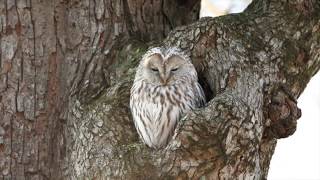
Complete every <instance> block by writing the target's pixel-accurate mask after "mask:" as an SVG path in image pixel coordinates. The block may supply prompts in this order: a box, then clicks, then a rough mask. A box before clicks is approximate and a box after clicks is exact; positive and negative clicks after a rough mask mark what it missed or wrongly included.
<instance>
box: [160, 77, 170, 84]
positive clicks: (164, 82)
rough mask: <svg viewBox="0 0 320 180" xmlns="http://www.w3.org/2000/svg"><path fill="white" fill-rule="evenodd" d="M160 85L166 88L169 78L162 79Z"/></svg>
mask: <svg viewBox="0 0 320 180" xmlns="http://www.w3.org/2000/svg"><path fill="white" fill-rule="evenodd" d="M160 83H161V85H163V86H165V85H167V83H168V78H166V77H160Z"/></svg>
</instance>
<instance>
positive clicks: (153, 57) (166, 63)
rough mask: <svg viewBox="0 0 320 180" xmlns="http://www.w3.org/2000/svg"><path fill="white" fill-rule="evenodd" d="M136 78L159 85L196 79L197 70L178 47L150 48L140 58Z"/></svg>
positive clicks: (188, 81)
mask: <svg viewBox="0 0 320 180" xmlns="http://www.w3.org/2000/svg"><path fill="white" fill-rule="evenodd" d="M136 80H143V81H145V82H146V83H149V84H153V85H156V86H158V85H160V86H170V85H174V84H178V83H190V81H191V82H192V81H195V82H196V81H197V72H196V70H195V68H194V66H193V64H192V63H191V61H190V59H189V57H187V56H186V55H185V54H184V53H183V52H182V51H181V50H180V49H178V48H167V49H165V48H152V49H150V50H149V51H148V52H147V53H146V54H145V55H144V56H143V58H142V60H141V62H140V65H139V68H138V71H137V75H136Z"/></svg>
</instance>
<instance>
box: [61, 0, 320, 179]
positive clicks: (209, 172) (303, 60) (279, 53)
mask: <svg viewBox="0 0 320 180" xmlns="http://www.w3.org/2000/svg"><path fill="white" fill-rule="evenodd" d="M302 3H306V4H308V5H307V6H305V5H303V9H304V10H302V11H297V9H296V8H294V7H300V5H299V4H297V3H292V2H287V1H281V2H278V1H263V0H257V1H254V2H253V3H252V4H251V5H250V6H249V8H248V9H247V10H246V11H245V12H244V13H241V14H232V15H227V16H222V17H218V18H214V19H213V18H203V19H201V20H199V21H198V22H196V23H194V24H191V25H188V26H183V27H179V28H177V29H175V30H174V31H173V32H171V33H170V34H169V35H168V37H167V38H166V39H165V40H164V41H163V45H165V46H179V47H180V48H182V49H183V50H184V51H185V52H187V53H188V54H189V55H190V57H191V58H192V60H193V63H194V64H195V66H196V68H197V70H198V72H199V78H200V82H201V83H202V85H203V87H205V91H206V94H207V96H208V97H209V102H208V105H207V106H206V107H205V108H202V109H199V110H196V111H194V112H191V113H190V114H188V115H187V116H186V117H185V118H183V119H182V120H181V122H180V125H179V128H178V129H177V136H176V137H175V139H174V140H172V141H171V142H170V144H169V145H168V147H167V148H166V149H163V150H160V151H154V150H151V149H149V148H147V147H146V146H145V145H143V144H141V143H140V142H139V141H138V136H137V133H136V132H135V129H134V127H133V123H132V120H131V115H130V113H129V108H128V102H129V89H130V87H131V83H132V79H133V75H134V68H135V66H136V65H137V63H138V60H139V58H140V57H141V54H143V53H144V52H145V46H144V45H141V44H139V43H136V42H133V43H129V44H128V45H127V46H125V47H123V48H122V50H121V51H118V52H116V57H120V54H128V55H127V56H124V58H123V59H122V58H121V59H122V60H120V61H119V62H121V63H119V64H121V66H118V67H117V66H110V67H115V70H114V71H113V72H114V73H116V74H115V75H113V76H110V77H113V79H110V82H111V83H110V87H109V88H107V89H106V90H105V91H104V92H103V95H101V96H100V97H99V98H98V99H96V100H95V101H93V102H92V103H90V104H89V105H85V104H81V103H80V102H79V101H75V102H76V103H75V104H73V103H71V104H70V109H72V113H71V114H69V117H70V120H69V122H68V123H69V124H68V127H69V129H68V131H69V132H75V133H74V134H71V138H70V139H69V142H68V143H67V147H68V155H67V157H68V158H69V159H68V161H67V162H69V164H67V165H66V167H69V168H68V169H67V170H66V172H68V173H69V174H68V175H69V176H71V177H74V178H76V177H77V178H79V177H87V178H105V177H108V178H120V177H121V178H130V179H144V178H147V179H163V178H170V177H172V178H173V177H175V178H182V179H185V178H194V179H198V178H201V177H206V178H208V179H243V178H244V179H247V178H250V179H265V178H266V177H267V172H268V167H269V163H270V159H271V156H272V154H273V150H274V147H275V145H276V140H275V138H280V137H287V136H288V135H290V134H292V133H293V132H294V129H295V121H296V119H297V118H299V117H300V111H299V109H298V108H297V106H296V101H295V99H296V98H297V97H298V96H299V95H300V94H301V92H302V91H303V89H304V87H305V86H306V84H307V82H308V81H309V80H310V78H311V77H312V75H314V74H315V72H317V71H318V70H319V68H320V43H319V42H320V35H319V34H320V33H319V32H320V20H319V17H320V14H319V12H320V11H319V2H318V1H311V0H310V1H303V2H302ZM309 3H312V6H310V4H309ZM311 7H312V8H311ZM261 9H262V10H263V11H262V12H260V10H261ZM305 11H307V12H308V13H305ZM306 14H308V16H306ZM310 15H312V16H311V17H310ZM135 52H137V53H135ZM116 64H117V63H116ZM108 71H109V69H108ZM118 72H119V73H118ZM280 87H285V88H280ZM271 132H272V133H271Z"/></svg>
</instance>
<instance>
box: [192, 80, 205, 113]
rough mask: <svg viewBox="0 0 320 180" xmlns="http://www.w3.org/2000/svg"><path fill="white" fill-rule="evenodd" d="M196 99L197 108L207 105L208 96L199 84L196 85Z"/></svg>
mask: <svg viewBox="0 0 320 180" xmlns="http://www.w3.org/2000/svg"><path fill="white" fill-rule="evenodd" d="M195 97H196V98H195V100H196V106H197V108H199V107H203V106H204V105H205V104H206V96H205V94H204V92H203V89H202V87H201V85H200V84H199V83H198V82H197V83H196V84H195Z"/></svg>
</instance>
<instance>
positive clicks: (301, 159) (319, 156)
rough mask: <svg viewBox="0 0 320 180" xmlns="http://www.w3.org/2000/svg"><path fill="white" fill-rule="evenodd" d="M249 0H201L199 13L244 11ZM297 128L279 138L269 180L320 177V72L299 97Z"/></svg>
mask: <svg viewBox="0 0 320 180" xmlns="http://www.w3.org/2000/svg"><path fill="white" fill-rule="evenodd" d="M250 1H251V0H202V2H201V12H200V17H204V16H213V17H215V16H221V15H223V14H226V13H228V12H229V13H237V12H241V11H243V9H245V8H246V6H247V5H248V4H249V3H250ZM298 106H299V107H300V108H301V111H302V116H301V118H300V119H299V120H298V126H297V131H296V132H295V133H294V134H293V135H292V136H290V137H288V138H285V139H281V140H278V144H277V147H276V150H275V153H274V155H273V157H272V160H271V165H270V169H269V175H268V179H269V180H320V72H318V73H317V74H316V75H315V76H314V77H313V78H312V79H311V81H310V82H309V83H308V86H307V88H306V89H305V90H304V92H303V93H302V95H301V96H300V97H299V99H298Z"/></svg>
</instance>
